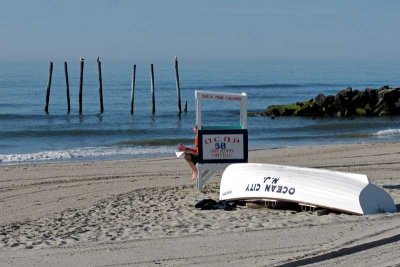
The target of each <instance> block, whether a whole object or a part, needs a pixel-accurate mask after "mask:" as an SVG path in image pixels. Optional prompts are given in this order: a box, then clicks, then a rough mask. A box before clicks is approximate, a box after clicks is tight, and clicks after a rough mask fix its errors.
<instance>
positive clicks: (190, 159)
mask: <svg viewBox="0 0 400 267" xmlns="http://www.w3.org/2000/svg"><path fill="white" fill-rule="evenodd" d="M193 132H194V134H195V138H194V148H190V147H187V146H185V145H184V144H179V145H178V150H179V151H184V152H185V160H186V161H187V163H188V164H189V167H190V169H192V180H196V178H197V175H198V170H197V168H196V164H197V159H198V153H199V152H198V138H197V126H195V127H194V128H193Z"/></svg>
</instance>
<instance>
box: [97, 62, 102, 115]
mask: <svg viewBox="0 0 400 267" xmlns="http://www.w3.org/2000/svg"><path fill="white" fill-rule="evenodd" d="M97 67H98V70H99V97H100V113H101V114H102V113H103V112H104V105H103V79H102V77H101V61H100V60H99V59H97Z"/></svg>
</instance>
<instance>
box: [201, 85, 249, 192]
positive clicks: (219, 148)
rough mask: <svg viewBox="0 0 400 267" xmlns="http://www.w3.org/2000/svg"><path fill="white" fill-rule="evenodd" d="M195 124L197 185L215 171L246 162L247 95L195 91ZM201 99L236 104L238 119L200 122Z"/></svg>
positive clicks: (202, 183) (206, 179) (203, 182)
mask: <svg viewBox="0 0 400 267" xmlns="http://www.w3.org/2000/svg"><path fill="white" fill-rule="evenodd" d="M195 97H196V125H197V128H198V140H199V159H198V163H197V165H196V166H197V169H198V177H197V188H198V190H201V188H202V187H203V185H204V184H205V183H206V182H207V181H208V180H209V179H210V178H211V177H212V176H213V175H214V174H215V172H217V171H221V170H225V168H226V167H227V166H228V165H229V164H232V163H245V162H248V133H247V95H246V93H240V94H235V93H224V92H211V91H198V90H197V91H196V92H195ZM203 101H228V102H238V103H239V104H240V121H239V124H238V125H232V126H208V127H207V126H204V125H202V122H201V120H202V114H201V103H202V102H203Z"/></svg>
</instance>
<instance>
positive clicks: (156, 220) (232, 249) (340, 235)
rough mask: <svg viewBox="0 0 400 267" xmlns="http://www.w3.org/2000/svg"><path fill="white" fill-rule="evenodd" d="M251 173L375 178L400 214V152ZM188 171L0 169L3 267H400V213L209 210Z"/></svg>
mask: <svg viewBox="0 0 400 267" xmlns="http://www.w3.org/2000/svg"><path fill="white" fill-rule="evenodd" d="M249 162H262V163H273V164H284V165H294V166H305V167H315V168H327V169H333V170H340V171H347V172H356V173H363V174H367V175H368V177H369V178H370V180H371V181H372V182H373V183H375V184H377V185H379V186H381V187H383V188H384V189H385V190H386V191H387V192H389V193H390V195H391V196H392V197H393V198H394V200H395V202H396V204H398V203H400V143H387V144H354V145H334V146H318V147H314V146H308V147H293V148H280V149H270V150H258V151H252V152H251V153H250V157H249ZM219 177H220V176H218V175H217V176H216V177H214V178H213V179H212V180H211V182H209V183H208V184H207V186H206V188H205V190H204V191H203V192H198V191H197V190H196V187H195V183H194V182H193V181H191V180H190V170H189V167H188V166H187V164H186V163H185V162H184V161H183V160H182V159H177V158H175V157H173V156H171V157H170V158H163V159H159V158H156V159H135V160H128V161H112V162H85V163H69V164H34V165H0V209H1V216H0V225H1V229H0V265H1V266H191V265H199V266H228V265H230V266H299V265H310V266H331V265H342V266H377V265H379V266H396V265H400V257H398V255H397V252H398V251H399V249H400V213H395V214H379V215H370V216H355V215H347V214H333V213H330V214H328V215H324V216H317V215H315V214H314V213H309V212H297V211H294V210H289V209H287V210H276V209H248V208H246V207H238V209H236V210H234V211H223V210H210V211H204V210H197V209H195V208H194V204H195V203H197V202H198V201H199V200H201V199H204V198H213V199H215V200H217V199H218V194H219Z"/></svg>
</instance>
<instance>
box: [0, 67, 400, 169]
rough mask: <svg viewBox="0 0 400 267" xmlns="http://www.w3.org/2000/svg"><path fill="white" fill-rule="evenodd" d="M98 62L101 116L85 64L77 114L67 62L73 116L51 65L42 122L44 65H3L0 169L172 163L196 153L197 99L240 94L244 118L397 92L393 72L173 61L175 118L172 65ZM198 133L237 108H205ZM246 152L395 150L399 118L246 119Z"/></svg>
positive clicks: (91, 70)
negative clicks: (322, 100)
mask: <svg viewBox="0 0 400 267" xmlns="http://www.w3.org/2000/svg"><path fill="white" fill-rule="evenodd" d="M133 64H134V63H133V62H106V61H103V62H102V80H103V95H104V113H102V114H100V112H99V111H100V105H99V93H98V87H99V85H98V70H97V63H96V60H86V61H85V68H84V82H83V112H82V115H80V114H79V112H78V111H79V110H78V107H79V106H78V95H79V75H80V70H79V67H80V63H79V60H77V61H75V62H68V71H69V84H70V97H71V112H70V113H69V114H68V113H67V98H66V85H65V76H64V62H54V70H53V79H52V86H51V94H50V103H49V113H48V114H47V113H46V112H45V111H44V107H45V99H46V88H47V80H48V72H49V62H35V63H32V62H13V63H7V62H1V63H0V162H1V163H0V164H14V163H40V162H49V161H82V160H109V159H129V158H137V157H165V156H174V151H175V148H176V146H177V144H178V143H185V144H187V145H192V144H193V132H192V127H193V126H194V124H195V99H194V92H195V90H210V91H217V92H235V93H240V92H245V93H247V95H248V110H249V111H260V110H263V109H265V108H266V107H267V106H269V105H272V104H287V103H293V102H297V101H304V100H307V99H310V98H313V97H315V96H316V95H317V94H319V93H324V94H325V95H335V94H336V93H337V92H338V91H339V90H342V89H344V88H346V87H349V86H350V87H352V88H353V89H358V90H364V89H365V88H366V87H369V88H380V87H381V86H384V85H389V86H391V87H393V88H395V87H400V63H399V62H325V61H324V62H322V61H321V62H315V61H314V62H296V61H294V62H185V61H184V60H180V61H179V78H180V87H181V99H182V109H183V108H184V105H185V102H186V101H187V106H188V108H187V112H182V113H181V114H179V113H178V104H177V96H176V82H175V69H174V62H173V60H171V62H161V63H154V81H155V83H154V84H155V87H154V90H155V102H156V112H155V113H154V114H153V113H152V108H151V95H150V63H137V64H136V68H137V69H136V83H135V105H134V108H135V110H134V113H133V114H131V113H130V94H131V78H132V65H133ZM202 114H203V125H204V124H206V125H214V126H217V125H227V124H230V123H232V122H236V121H238V118H239V106H238V105H237V106H236V104H232V103H216V102H209V103H207V104H205V105H204V106H203V113H202ZM248 132H249V149H260V148H276V147H287V146H298V145H325V144H337V143H360V142H390V141H399V140H400V118H399V117H384V118H354V119H350V118H341V119H334V118H316V119H312V118H300V117H278V118H275V119H274V120H272V119H270V118H266V117H249V118H248Z"/></svg>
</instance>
